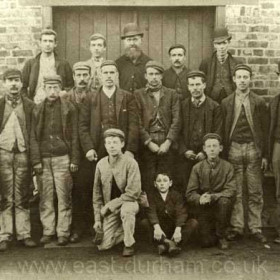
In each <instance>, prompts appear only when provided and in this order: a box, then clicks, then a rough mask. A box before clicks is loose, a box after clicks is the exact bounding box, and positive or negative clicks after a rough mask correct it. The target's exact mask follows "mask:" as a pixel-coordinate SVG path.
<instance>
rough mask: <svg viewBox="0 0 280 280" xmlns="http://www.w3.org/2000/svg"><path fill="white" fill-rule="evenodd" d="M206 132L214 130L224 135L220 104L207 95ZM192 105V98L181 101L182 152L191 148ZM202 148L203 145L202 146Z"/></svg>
mask: <svg viewBox="0 0 280 280" xmlns="http://www.w3.org/2000/svg"><path fill="white" fill-rule="evenodd" d="M204 102H205V127H204V129H205V134H207V133H210V132H213V133H217V134H219V135H220V136H221V137H222V136H223V135H222V127H223V118H222V112H221V107H220V105H219V104H218V103H217V102H216V101H214V100H212V99H211V98H210V97H208V96H206V99H205V101H204ZM191 105H192V101H191V98H187V99H185V100H183V101H182V103H181V112H182V130H181V137H180V149H179V151H180V153H182V154H183V153H184V152H186V151H187V150H189V149H190V148H189V147H190V136H191V132H192V130H193V125H194V123H191V117H190V106H191ZM201 148H202V147H201Z"/></svg>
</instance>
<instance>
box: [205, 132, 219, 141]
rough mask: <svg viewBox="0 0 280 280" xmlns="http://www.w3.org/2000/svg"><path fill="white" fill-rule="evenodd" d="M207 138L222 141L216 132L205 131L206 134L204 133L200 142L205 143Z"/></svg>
mask: <svg viewBox="0 0 280 280" xmlns="http://www.w3.org/2000/svg"><path fill="white" fill-rule="evenodd" d="M208 139H217V140H218V141H219V142H220V143H222V138H221V136H220V135H219V134H217V133H207V134H205V135H204V137H203V141H202V142H203V143H205V142H206V140H208Z"/></svg>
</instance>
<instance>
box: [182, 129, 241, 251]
mask: <svg viewBox="0 0 280 280" xmlns="http://www.w3.org/2000/svg"><path fill="white" fill-rule="evenodd" d="M203 143H204V144H203V150H204V152H205V153H206V155H207V159H204V160H202V161H200V162H199V163H197V164H196V165H195V166H194V167H193V169H192V172H191V177H190V180H189V183H188V187H187V191H186V197H187V202H188V203H189V205H190V206H191V207H192V209H191V210H192V212H193V214H194V215H195V218H196V219H197V221H198V232H199V239H200V241H201V245H202V247H211V246H213V245H215V244H216V243H217V242H218V246H219V248H220V249H228V247H229V245H228V242H227V240H226V229H227V227H228V226H229V222H230V216H231V211H232V207H233V200H234V196H235V194H236V183H235V178H234V169H233V166H232V165H231V164H230V163H229V162H227V161H225V160H223V159H221V158H220V157H219V153H220V152H221V151H222V149H223V147H222V145H221V138H220V136H219V135H218V134H215V133H208V134H206V135H205V136H204V138H203Z"/></svg>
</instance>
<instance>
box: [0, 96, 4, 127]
mask: <svg viewBox="0 0 280 280" xmlns="http://www.w3.org/2000/svg"><path fill="white" fill-rule="evenodd" d="M4 110H5V97H2V98H1V99H0V129H1V127H2V122H3V116H4Z"/></svg>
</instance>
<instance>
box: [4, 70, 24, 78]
mask: <svg viewBox="0 0 280 280" xmlns="http://www.w3.org/2000/svg"><path fill="white" fill-rule="evenodd" d="M11 78H20V79H21V80H22V74H21V72H20V71H19V70H18V69H15V68H10V69H7V70H6V71H5V72H4V73H3V80H6V79H11Z"/></svg>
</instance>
